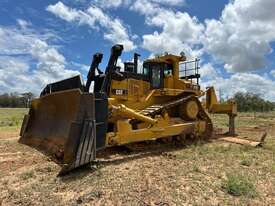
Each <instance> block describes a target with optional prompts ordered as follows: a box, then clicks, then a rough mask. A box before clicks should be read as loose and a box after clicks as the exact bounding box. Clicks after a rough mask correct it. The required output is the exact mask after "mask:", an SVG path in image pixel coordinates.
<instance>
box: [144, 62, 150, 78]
mask: <svg viewBox="0 0 275 206" xmlns="http://www.w3.org/2000/svg"><path fill="white" fill-rule="evenodd" d="M143 75H146V76H149V64H143Z"/></svg>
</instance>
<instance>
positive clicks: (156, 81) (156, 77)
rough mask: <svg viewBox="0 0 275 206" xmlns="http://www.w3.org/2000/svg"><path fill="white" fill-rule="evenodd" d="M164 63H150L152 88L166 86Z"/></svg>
mask: <svg viewBox="0 0 275 206" xmlns="http://www.w3.org/2000/svg"><path fill="white" fill-rule="evenodd" d="M163 79H164V73H163V64H151V65H150V82H151V88H152V89H161V88H163V86H164V81H163Z"/></svg>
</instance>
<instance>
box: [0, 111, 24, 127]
mask: <svg viewBox="0 0 275 206" xmlns="http://www.w3.org/2000/svg"><path fill="white" fill-rule="evenodd" d="M27 112H28V109H26V108H0V129H1V130H2V131H14V130H17V129H19V128H20V126H21V123H22V121H23V117H24V115H25V114H26V113H27Z"/></svg>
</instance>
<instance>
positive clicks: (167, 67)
mask: <svg viewBox="0 0 275 206" xmlns="http://www.w3.org/2000/svg"><path fill="white" fill-rule="evenodd" d="M164 75H165V76H168V75H173V65H172V64H164Z"/></svg>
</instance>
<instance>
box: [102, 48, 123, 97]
mask: <svg viewBox="0 0 275 206" xmlns="http://www.w3.org/2000/svg"><path fill="white" fill-rule="evenodd" d="M122 51H123V45H120V44H116V45H114V46H113V47H112V49H111V55H110V58H109V62H108V65H107V68H106V70H105V78H104V80H103V84H102V87H101V90H100V92H101V93H106V94H107V95H109V91H110V86H111V74H112V73H113V71H115V69H116V63H117V59H118V57H120V55H121V53H122Z"/></svg>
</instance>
